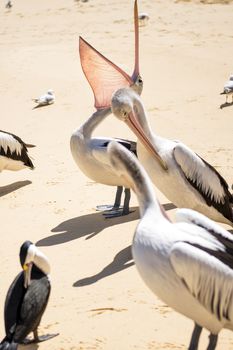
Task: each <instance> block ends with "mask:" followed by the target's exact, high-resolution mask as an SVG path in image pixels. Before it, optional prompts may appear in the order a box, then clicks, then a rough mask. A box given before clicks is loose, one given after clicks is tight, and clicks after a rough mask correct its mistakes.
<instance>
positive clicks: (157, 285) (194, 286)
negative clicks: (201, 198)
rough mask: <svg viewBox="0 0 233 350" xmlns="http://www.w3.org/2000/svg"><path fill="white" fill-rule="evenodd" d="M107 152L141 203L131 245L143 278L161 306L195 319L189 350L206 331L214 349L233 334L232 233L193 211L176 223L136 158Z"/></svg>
mask: <svg viewBox="0 0 233 350" xmlns="http://www.w3.org/2000/svg"><path fill="white" fill-rule="evenodd" d="M108 151H109V155H110V161H111V162H112V165H113V167H115V170H116V172H117V173H118V174H119V175H120V176H122V177H124V179H125V181H128V183H129V186H130V187H131V188H132V189H133V190H134V191H135V193H136V195H137V198H138V201H139V207H140V216H141V220H140V222H139V224H138V226H137V228H136V231H135V234H134V238H133V244H132V253H133V258H134V261H135V264H136V267H137V270H138V272H139V274H140V275H141V277H142V279H143V281H144V282H145V284H146V285H147V286H148V287H149V288H150V289H151V291H152V292H153V293H154V294H156V295H157V296H158V297H159V298H160V299H161V300H162V301H163V302H165V303H166V304H167V305H169V306H170V307H172V308H173V309H174V310H176V311H178V312H179V313H181V314H183V315H184V316H186V317H188V318H190V319H192V320H193V321H194V323H195V326H194V330H193V333H192V337H191V341H190V345H189V348H188V349H189V350H197V348H198V342H199V337H200V335H201V331H202V328H206V329H207V330H209V332H210V336H209V345H208V348H207V350H214V349H215V348H216V344H217V339H218V334H219V332H220V330H221V329H222V328H227V329H230V330H233V270H232V269H233V237H232V235H231V234H230V233H229V232H228V231H226V230H224V229H223V228H221V227H220V226H218V225H217V224H216V223H215V222H213V221H212V220H210V219H208V218H207V217H205V216H204V215H202V214H200V213H198V212H196V211H194V210H192V209H178V210H177V212H176V220H177V222H176V223H172V222H171V221H170V219H169V218H168V216H167V214H166V213H165V211H164V209H163V207H162V206H161V205H160V203H159V202H158V200H157V199H156V197H155V193H154V189H153V187H152V183H151V180H150V179H149V176H148V175H147V173H146V171H145V170H144V169H143V167H142V166H141V165H140V164H139V162H138V160H137V159H136V158H135V157H134V156H133V155H132V154H130V153H129V152H128V151H127V150H126V149H124V148H123V147H121V146H120V145H118V144H117V143H114V142H112V143H110V145H109V146H108Z"/></svg>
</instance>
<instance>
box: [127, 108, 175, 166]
mask: <svg viewBox="0 0 233 350" xmlns="http://www.w3.org/2000/svg"><path fill="white" fill-rule="evenodd" d="M126 124H127V125H128V127H129V128H130V129H131V130H132V131H133V133H134V134H135V135H136V136H137V137H138V138H139V140H140V141H141V142H142V144H143V145H144V146H145V147H146V148H147V149H148V151H149V152H151V154H152V155H153V156H154V157H155V158H156V159H157V160H158V162H159V163H160V165H161V166H162V168H163V169H164V170H167V169H168V168H167V165H166V163H165V162H164V160H163V159H162V158H161V157H160V155H159V154H158V152H157V151H156V150H155V148H154V146H153V144H152V142H151V141H150V139H149V138H148V137H147V136H146V134H145V132H144V130H143V128H142V127H141V125H140V124H139V122H138V121H137V118H136V116H135V114H134V112H130V113H129V115H128V119H127V120H126Z"/></svg>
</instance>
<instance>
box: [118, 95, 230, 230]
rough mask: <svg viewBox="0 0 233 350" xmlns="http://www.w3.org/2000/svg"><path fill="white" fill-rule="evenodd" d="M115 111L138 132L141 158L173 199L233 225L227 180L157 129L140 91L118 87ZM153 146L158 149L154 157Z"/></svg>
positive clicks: (156, 184) (179, 205)
mask: <svg viewBox="0 0 233 350" xmlns="http://www.w3.org/2000/svg"><path fill="white" fill-rule="evenodd" d="M112 112H113V113H114V115H115V116H116V117H118V118H119V119H120V120H122V121H124V122H125V123H126V124H127V125H128V126H129V127H130V128H131V130H132V131H133V132H134V133H135V134H136V135H137V136H138V142H137V154H138V158H139V160H140V162H141V163H142V165H143V166H144V167H145V169H146V171H147V172H148V174H149V176H150V177H151V179H152V181H153V182H154V184H155V186H156V187H157V188H158V189H159V190H160V191H161V192H162V193H164V195H165V196H166V197H167V198H168V199H169V200H170V201H171V202H172V203H174V204H175V205H176V206H177V207H179V208H191V209H194V210H197V211H199V212H201V213H202V214H204V215H206V216H208V217H209V218H211V219H212V220H215V221H220V222H223V223H226V224H229V225H231V226H232V225H233V212H232V207H231V205H232V203H233V197H232V194H231V193H230V192H229V188H228V185H227V183H226V181H225V180H224V179H223V177H222V176H221V175H220V174H219V173H218V172H217V171H216V170H215V169H214V168H213V167H212V166H211V165H210V164H208V163H207V162H206V161H205V160H204V159H202V158H201V157H199V156H198V155H197V154H196V153H194V152H193V151H192V150H191V149H190V148H188V147H187V146H186V145H184V144H183V143H181V142H178V141H171V140H168V139H165V138H163V137H160V136H157V135H156V134H155V133H153V131H152V130H151V127H150V124H149V122H148V119H147V116H146V111H145V108H144V106H143V103H142V101H141V98H140V96H139V95H138V94H137V93H135V92H134V91H133V90H132V89H126V88H124V89H120V90H118V91H117V92H116V93H115V94H114V95H113V98H112ZM151 147H152V148H153V149H154V150H155V152H156V153H157V155H155V157H153V158H152V157H151V152H150V148H151Z"/></svg>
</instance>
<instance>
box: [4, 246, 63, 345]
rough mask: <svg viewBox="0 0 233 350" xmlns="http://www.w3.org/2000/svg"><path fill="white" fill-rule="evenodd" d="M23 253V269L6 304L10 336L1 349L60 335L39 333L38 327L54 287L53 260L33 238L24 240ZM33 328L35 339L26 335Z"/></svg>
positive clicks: (21, 261) (11, 288) (9, 291)
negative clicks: (50, 277) (52, 275)
mask: <svg viewBox="0 0 233 350" xmlns="http://www.w3.org/2000/svg"><path fill="white" fill-rule="evenodd" d="M19 255H20V263H21V266H22V268H23V271H22V272H20V273H19V274H18V275H17V276H16V278H15V279H14V281H13V282H12V284H11V286H10V288H9V290H8V292H7V296H6V300H5V308H4V319H5V332H6V336H5V338H4V339H3V340H2V342H1V343H0V350H15V349H16V348H17V344H28V343H31V342H40V341H44V340H48V339H50V338H53V337H54V336H56V335H57V334H49V335H45V336H42V337H39V336H38V331H37V328H38V326H39V324H40V321H41V318H42V316H43V313H44V311H45V309H46V307H47V303H48V299H49V295H50V290H51V285H50V280H49V273H50V265H49V261H48V259H47V257H46V256H45V255H44V254H43V253H42V252H41V251H40V250H39V249H38V248H37V247H36V246H35V245H34V244H33V243H32V242H30V241H26V242H24V243H23V244H22V246H21V248H20V254H19ZM31 332H33V335H34V339H33V340H28V339H26V337H27V336H28V335H29V333H31Z"/></svg>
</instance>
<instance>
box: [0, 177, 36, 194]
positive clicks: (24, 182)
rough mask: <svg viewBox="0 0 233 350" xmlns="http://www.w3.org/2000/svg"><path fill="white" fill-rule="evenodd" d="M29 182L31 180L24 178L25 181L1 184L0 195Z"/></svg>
mask: <svg viewBox="0 0 233 350" xmlns="http://www.w3.org/2000/svg"><path fill="white" fill-rule="evenodd" d="M31 183H32V182H31V181H29V180H25V181H17V182H14V183H12V184H10V185H6V186H2V187H0V197H3V196H5V195H7V194H8V193H11V192H14V191H16V190H18V189H19V188H21V187H24V186H27V185H30V184H31Z"/></svg>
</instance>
